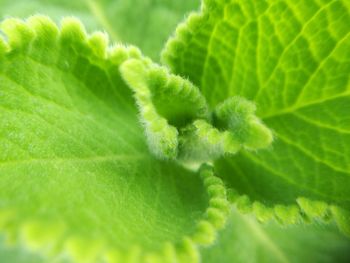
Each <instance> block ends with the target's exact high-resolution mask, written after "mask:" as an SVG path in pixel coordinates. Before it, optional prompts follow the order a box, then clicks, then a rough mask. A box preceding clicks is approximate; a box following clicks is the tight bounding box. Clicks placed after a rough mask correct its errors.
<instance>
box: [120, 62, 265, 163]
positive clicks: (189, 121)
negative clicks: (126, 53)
mask: <svg viewBox="0 0 350 263" xmlns="http://www.w3.org/2000/svg"><path fill="white" fill-rule="evenodd" d="M120 71H121V75H122V77H123V79H124V80H125V82H126V83H127V84H128V86H129V87H130V88H131V89H132V90H133V92H134V97H135V100H136V102H137V105H138V107H139V112H140V120H141V123H143V126H144V129H145V134H146V138H147V142H148V146H149V148H150V151H151V152H152V153H153V154H154V155H155V156H156V157H157V158H160V159H177V160H180V161H183V162H192V163H195V162H197V163H201V162H206V161H212V160H213V159H217V158H219V157H221V156H223V155H225V154H234V153H236V152H237V151H238V150H239V149H240V148H241V147H246V148H247V149H249V150H255V149H259V148H263V147H267V146H269V145H270V143H271V142H272V133H271V131H270V130H269V129H268V128H267V127H266V126H265V125H264V124H263V123H262V122H261V121H260V119H258V118H257V117H256V115H255V105H254V104H253V103H251V102H249V101H247V100H245V99H243V98H240V97H234V98H231V99H228V100H226V101H224V102H223V103H222V104H220V105H218V107H217V108H216V109H215V112H214V113H210V112H209V110H208V105H207V102H206V100H205V98H204V97H203V95H202V94H201V93H200V91H199V89H198V88H197V87H196V86H194V85H193V84H192V83H191V82H190V81H188V80H186V79H183V78H181V77H179V76H176V75H173V74H171V73H170V72H169V71H168V70H167V68H165V67H161V66H159V65H157V64H155V63H152V61H149V60H147V59H143V60H140V59H129V60H127V61H126V62H124V63H123V64H122V65H121V66H120ZM212 115H213V116H212ZM211 122H214V123H215V124H216V125H217V126H218V127H220V130H218V129H217V128H215V127H213V126H212V124H211Z"/></svg>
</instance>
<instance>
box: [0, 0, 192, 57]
mask: <svg viewBox="0 0 350 263" xmlns="http://www.w3.org/2000/svg"><path fill="white" fill-rule="evenodd" d="M0 6H1V10H0V18H1V19H3V18H5V17H8V16H18V17H21V18H26V17H28V16H30V15H34V14H38V13H40V14H44V15H48V16H50V17H51V18H52V19H54V20H55V21H56V22H59V21H60V20H61V18H62V17H63V16H76V17H79V18H80V19H81V20H82V21H83V23H84V25H85V26H86V27H87V28H88V29H89V30H104V31H107V32H108V34H109V35H110V36H111V37H112V39H113V40H114V41H122V42H124V43H131V44H135V45H137V46H139V47H140V48H141V49H142V50H143V52H144V53H145V54H146V55H149V56H151V57H152V58H154V59H158V58H159V52H160V50H161V48H162V46H163V44H164V42H165V41H166V39H167V38H168V36H169V34H170V33H171V31H172V30H174V28H175V27H176V24H177V23H178V22H180V21H181V20H182V19H183V17H184V15H185V14H186V13H187V12H189V11H191V10H194V9H197V8H198V7H199V0H177V1H173V0H118V1H113V0H74V1H71V0H30V1H27V0H16V1H12V0H0Z"/></svg>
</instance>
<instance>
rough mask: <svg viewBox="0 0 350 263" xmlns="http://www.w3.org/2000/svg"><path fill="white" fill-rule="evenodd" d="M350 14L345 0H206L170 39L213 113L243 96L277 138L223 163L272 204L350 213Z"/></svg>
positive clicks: (233, 181)
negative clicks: (318, 204)
mask: <svg viewBox="0 0 350 263" xmlns="http://www.w3.org/2000/svg"><path fill="white" fill-rule="evenodd" d="M349 10H350V5H349V1H346V0H337V1H334V0H325V1H314V0H312V1H279V0H276V1H273V0H269V1H254V0H231V1H228V0H227V1H225V0H207V1H204V4H203V7H202V11H201V12H200V13H194V14H192V15H190V16H189V18H188V19H187V21H186V22H185V23H184V24H182V25H179V27H178V28H177V30H176V36H175V37H174V38H172V39H170V40H169V42H168V43H167V46H166V48H165V50H164V51H163V59H164V61H165V62H166V63H167V65H169V66H170V67H171V69H172V70H173V72H174V73H176V74H179V75H182V76H184V77H188V78H189V79H190V80H191V81H192V82H193V83H194V84H195V85H197V86H198V87H199V88H200V89H201V91H202V93H203V94H204V95H205V97H206V99H207V101H208V103H209V105H210V106H211V108H215V107H216V106H217V105H218V104H219V103H221V102H222V101H223V100H225V99H227V98H229V97H232V96H237V95H239V96H242V97H244V98H246V99H249V100H252V101H254V102H255V104H256V105H257V115H258V117H260V118H261V119H262V121H263V122H264V123H265V124H266V125H267V126H268V127H269V128H271V129H272V130H273V132H274V143H273V145H272V147H270V148H268V149H265V150H259V151H258V152H246V151H241V152H240V154H238V155H236V156H234V157H231V158H222V159H220V160H218V161H217V162H216V163H215V169H216V172H217V173H218V174H219V175H220V176H222V178H224V179H225V181H226V182H227V184H228V186H229V187H232V188H235V189H236V190H237V191H238V192H239V193H240V194H247V195H248V196H250V198H251V199H252V200H257V201H260V202H262V203H265V204H267V205H271V206H272V205H274V204H292V203H294V202H295V200H296V199H297V198H298V197H300V196H303V197H307V198H309V199H314V200H320V201H325V202H326V203H330V204H335V205H337V206H340V207H342V208H343V209H346V210H347V211H349V209H350V195H349V192H350V118H349V114H348V113H349V112H350V81H349V77H350V75H349V72H350V33H349V32H350V11H349ZM344 219H346V220H347V221H348V222H350V220H349V219H350V217H348V216H344ZM348 226H350V224H349V225H348Z"/></svg>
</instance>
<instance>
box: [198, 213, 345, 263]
mask: <svg viewBox="0 0 350 263" xmlns="http://www.w3.org/2000/svg"><path fill="white" fill-rule="evenodd" d="M349 249H350V241H349V239H347V238H346V237H344V236H342V235H341V234H339V232H338V231H337V229H336V227H335V226H334V225H328V226H325V225H321V224H313V225H292V226H288V227H281V226H280V225H278V224H276V223H272V222H271V223H269V224H265V225H262V224H260V223H258V222H257V221H256V220H255V218H254V217H252V216H247V215H242V214H240V213H239V212H237V211H236V210H233V211H232V213H231V215H230V218H229V221H228V224H227V225H226V228H225V229H223V230H222V231H221V232H220V235H219V239H218V241H217V243H216V244H215V245H214V246H212V247H209V248H206V249H202V258H203V263H207V262H208V263H211V262H220V263H231V262H237V263H240V262H242V263H247V262H259V263H264V262H268V263H270V262H276V263H293V262H295V263H297V262H323V263H326V262H329V263H331V262H338V263H340V262H343V263H345V262H349V260H350V254H349Z"/></svg>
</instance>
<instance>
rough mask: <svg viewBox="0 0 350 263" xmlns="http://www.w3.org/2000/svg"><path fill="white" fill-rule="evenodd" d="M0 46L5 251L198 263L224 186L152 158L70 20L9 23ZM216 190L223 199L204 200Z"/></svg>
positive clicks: (108, 67) (115, 79)
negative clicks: (16, 246)
mask: <svg viewBox="0 0 350 263" xmlns="http://www.w3.org/2000/svg"><path fill="white" fill-rule="evenodd" d="M1 29H2V30H3V31H2V32H3V33H4V34H5V35H6V41H5V40H2V39H0V127H1V129H0V149H1V151H0V189H1V191H0V229H1V230H2V232H4V233H5V234H6V237H7V239H8V242H17V243H18V242H20V243H23V244H24V245H25V247H27V248H30V249H31V250H34V251H39V252H40V253H43V254H45V255H46V256H50V257H52V258H51V259H50V260H54V258H56V257H61V256H62V253H63V254H64V255H66V256H68V257H69V258H71V259H73V260H74V261H76V262H84V263H86V262H96V261H99V260H102V259H106V258H107V260H108V262H117V261H118V259H119V260H121V261H122V262H128V261H130V262H131V261H132V260H134V261H136V262H143V261H149V260H150V259H152V260H153V261H155V262H164V260H165V259H166V260H169V262H170V261H172V260H178V261H179V262H193V261H196V260H197V258H198V252H197V249H196V244H208V243H210V242H212V241H213V238H214V235H215V230H216V228H218V227H221V226H222V225H223V222H224V220H225V215H226V212H225V211H226V210H225V209H223V208H222V207H221V208H220V207H219V208H218V207H216V205H215V203H214V204H212V203H211V202H212V199H214V200H218V201H219V203H222V204H225V202H227V201H226V192H225V189H224V188H223V186H222V182H221V181H220V180H219V179H217V178H216V179H217V180H215V177H214V176H213V174H212V171H211V168H210V167H203V168H202V170H201V174H202V177H199V176H198V175H197V174H196V173H195V172H191V171H187V170H185V169H184V168H182V167H180V166H178V165H177V164H174V163H168V162H160V161H158V160H156V159H155V158H154V157H152V155H150V154H149V151H148V149H147V146H146V143H145V140H144V137H143V132H142V127H141V125H140V123H139V121H138V118H137V109H136V107H135V103H134V101H133V98H132V93H131V91H130V90H129V88H128V87H127V86H126V84H125V83H124V82H123V80H122V78H121V75H120V72H119V66H120V65H121V64H122V63H123V62H125V61H126V60H129V59H130V60H132V59H136V58H137V59H140V60H142V59H141V55H140V52H139V51H138V50H137V49H136V48H134V47H128V48H126V47H123V46H118V45H117V46H114V47H110V48H109V47H108V39H107V38H106V36H105V35H104V34H102V33H94V34H92V35H87V34H86V33H85V31H84V28H83V26H82V25H81V24H80V22H79V21H77V20H75V19H65V20H63V21H62V25H61V28H60V29H59V28H57V26H56V25H55V24H54V23H53V22H52V21H51V20H50V19H48V18H47V17H42V16H33V17H31V18H29V19H28V20H27V21H22V20H16V19H8V20H5V21H4V22H3V23H2V24H1ZM212 188H214V189H219V190H220V191H214V192H212V190H211V189H212Z"/></svg>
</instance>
